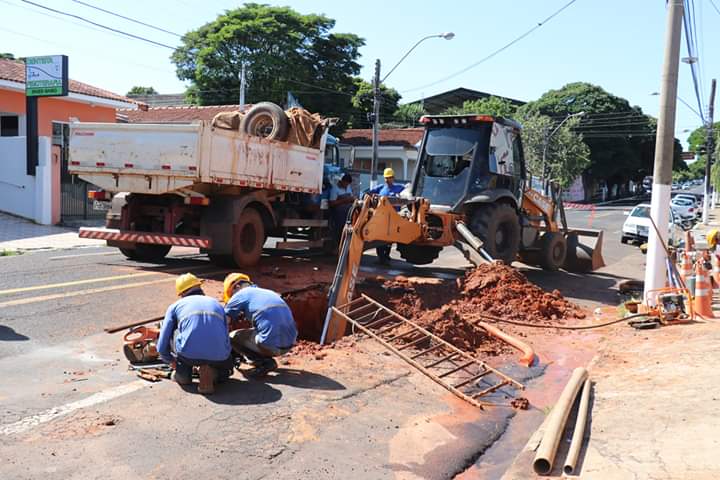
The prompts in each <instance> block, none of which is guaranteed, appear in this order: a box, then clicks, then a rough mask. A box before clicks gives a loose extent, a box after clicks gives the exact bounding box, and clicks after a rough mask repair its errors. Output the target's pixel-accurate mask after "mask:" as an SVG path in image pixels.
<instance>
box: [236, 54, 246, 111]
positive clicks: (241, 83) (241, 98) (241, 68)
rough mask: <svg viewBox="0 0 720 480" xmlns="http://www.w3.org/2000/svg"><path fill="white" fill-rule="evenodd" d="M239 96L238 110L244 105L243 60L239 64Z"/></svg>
mask: <svg viewBox="0 0 720 480" xmlns="http://www.w3.org/2000/svg"><path fill="white" fill-rule="evenodd" d="M239 77H240V98H239V100H238V103H239V105H240V110H242V109H243V107H244V106H245V62H243V63H242V64H241V65H240V75H239Z"/></svg>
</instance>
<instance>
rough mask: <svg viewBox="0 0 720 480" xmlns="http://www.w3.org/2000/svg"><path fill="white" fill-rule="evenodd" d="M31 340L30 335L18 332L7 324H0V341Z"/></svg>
mask: <svg viewBox="0 0 720 480" xmlns="http://www.w3.org/2000/svg"><path fill="white" fill-rule="evenodd" d="M25 340H30V337H27V336H25V335H23V334H22V333H17V332H16V331H15V330H13V329H12V328H10V327H8V326H6V325H0V342H18V341H25Z"/></svg>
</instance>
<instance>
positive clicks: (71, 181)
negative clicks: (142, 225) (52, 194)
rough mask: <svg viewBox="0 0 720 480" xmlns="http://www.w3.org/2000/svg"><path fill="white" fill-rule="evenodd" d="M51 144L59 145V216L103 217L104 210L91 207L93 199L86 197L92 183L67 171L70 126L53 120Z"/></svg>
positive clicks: (62, 217)
mask: <svg viewBox="0 0 720 480" xmlns="http://www.w3.org/2000/svg"><path fill="white" fill-rule="evenodd" d="M52 129H53V135H52V144H53V145H58V146H59V147H60V151H61V153H60V159H61V162H60V195H61V199H62V200H61V204H60V218H61V221H63V222H65V221H68V220H88V219H97V218H104V217H105V211H104V210H97V209H95V208H93V201H92V200H89V199H88V198H87V192H88V190H92V188H93V187H92V185H91V184H89V183H88V182H86V181H85V180H81V179H80V178H78V176H77V175H71V174H70V173H69V171H68V165H69V164H68V157H69V155H68V152H69V149H68V143H69V132H70V128H69V125H68V124H67V123H59V122H53V124H52Z"/></svg>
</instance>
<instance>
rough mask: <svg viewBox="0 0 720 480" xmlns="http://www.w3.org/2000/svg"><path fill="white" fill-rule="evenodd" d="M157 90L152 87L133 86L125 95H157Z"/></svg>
mask: <svg viewBox="0 0 720 480" xmlns="http://www.w3.org/2000/svg"><path fill="white" fill-rule="evenodd" d="M157 93H158V92H157V90H155V89H154V88H153V87H140V86H134V87H132V88H131V89H130V91H129V92H128V93H127V94H128V95H157Z"/></svg>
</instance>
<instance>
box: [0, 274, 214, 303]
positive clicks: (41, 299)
mask: <svg viewBox="0 0 720 480" xmlns="http://www.w3.org/2000/svg"><path fill="white" fill-rule="evenodd" d="M224 272H225V270H212V271H210V272H205V273H203V275H215V274H218V273H224ZM174 281H175V277H170V278H161V279H159V280H149V281H147V282H137V283H125V284H122V285H111V286H109V287H100V288H91V289H88V290H77V291H74V292H66V293H54V294H51V295H43V296H40V297H29V298H20V299H18V300H8V301H7V302H0V308H5V307H13V306H16V305H27V304H29V303H36V302H47V301H49V300H57V299H59V298H68V297H77V296H79V295H92V294H95V293H103V292H112V291H114V290H124V289H126V288H135V287H144V286H146V285H156V284H158V283H166V282H174Z"/></svg>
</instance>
